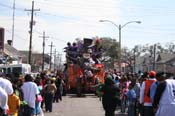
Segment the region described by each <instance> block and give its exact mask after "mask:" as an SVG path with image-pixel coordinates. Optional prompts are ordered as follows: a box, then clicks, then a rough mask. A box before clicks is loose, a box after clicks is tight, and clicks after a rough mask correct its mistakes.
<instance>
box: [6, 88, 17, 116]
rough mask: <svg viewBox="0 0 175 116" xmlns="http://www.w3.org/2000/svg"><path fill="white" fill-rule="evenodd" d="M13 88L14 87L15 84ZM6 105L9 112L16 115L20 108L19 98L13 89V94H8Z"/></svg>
mask: <svg viewBox="0 0 175 116" xmlns="http://www.w3.org/2000/svg"><path fill="white" fill-rule="evenodd" d="M13 88H15V86H14V87H13ZM8 106H9V114H10V115H12V116H18V110H19V108H20V99H19V97H18V96H17V95H16V94H15V91H14V93H13V94H11V95H9V96H8Z"/></svg>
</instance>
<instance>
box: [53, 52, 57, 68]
mask: <svg viewBox="0 0 175 116" xmlns="http://www.w3.org/2000/svg"><path fill="white" fill-rule="evenodd" d="M56 54H57V51H56V49H55V52H54V66H53V67H54V69H56Z"/></svg>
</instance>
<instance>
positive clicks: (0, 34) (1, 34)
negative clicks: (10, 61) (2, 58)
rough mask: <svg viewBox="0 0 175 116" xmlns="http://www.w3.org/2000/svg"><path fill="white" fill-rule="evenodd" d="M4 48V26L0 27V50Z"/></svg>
mask: <svg viewBox="0 0 175 116" xmlns="http://www.w3.org/2000/svg"><path fill="white" fill-rule="evenodd" d="M1 50H4V28H0V51H1Z"/></svg>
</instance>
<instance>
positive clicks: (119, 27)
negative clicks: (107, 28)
mask: <svg viewBox="0 0 175 116" xmlns="http://www.w3.org/2000/svg"><path fill="white" fill-rule="evenodd" d="M99 21H100V22H110V23H112V24H113V25H114V26H116V27H117V28H118V30H119V60H118V64H119V71H120V72H121V29H122V28H124V27H125V26H126V25H128V24H130V23H138V24H140V23H141V21H129V22H127V23H125V24H124V25H121V24H119V25H117V24H115V23H114V22H112V21H110V20H99Z"/></svg>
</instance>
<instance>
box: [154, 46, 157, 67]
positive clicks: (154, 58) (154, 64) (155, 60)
mask: <svg viewBox="0 0 175 116" xmlns="http://www.w3.org/2000/svg"><path fill="white" fill-rule="evenodd" d="M156 46H157V45H156V44H154V56H153V70H155V69H156Z"/></svg>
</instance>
